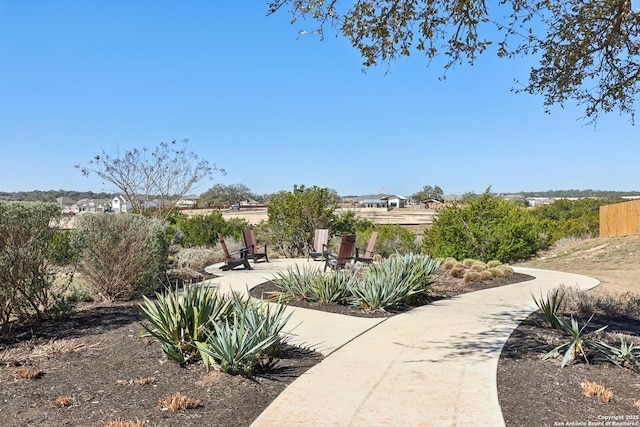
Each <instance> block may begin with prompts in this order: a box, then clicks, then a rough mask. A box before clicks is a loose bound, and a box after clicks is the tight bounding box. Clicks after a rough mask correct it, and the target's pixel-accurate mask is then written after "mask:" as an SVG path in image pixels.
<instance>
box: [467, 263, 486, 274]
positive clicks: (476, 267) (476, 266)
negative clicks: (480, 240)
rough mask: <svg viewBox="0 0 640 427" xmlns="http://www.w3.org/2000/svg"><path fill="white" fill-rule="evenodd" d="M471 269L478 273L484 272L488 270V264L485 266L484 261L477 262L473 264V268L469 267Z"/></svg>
mask: <svg viewBox="0 0 640 427" xmlns="http://www.w3.org/2000/svg"><path fill="white" fill-rule="evenodd" d="M469 269H470V270H471V271H477V272H480V271H484V270H486V269H487V264H485V263H484V262H482V261H476V262H474V263H473V264H471V267H469Z"/></svg>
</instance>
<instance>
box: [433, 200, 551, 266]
mask: <svg viewBox="0 0 640 427" xmlns="http://www.w3.org/2000/svg"><path fill="white" fill-rule="evenodd" d="M539 231H540V227H539V222H538V219H537V218H536V217H535V216H534V215H533V214H532V213H531V212H530V211H528V210H527V209H524V208H522V207H519V206H517V205H516V204H514V203H512V202H509V201H507V200H504V199H501V198H499V197H496V196H493V195H491V194H490V193H489V190H487V191H486V192H485V193H484V194H482V195H480V196H478V197H476V198H474V199H472V200H470V201H469V202H468V203H466V204H465V205H454V206H450V207H445V208H442V209H440V210H439V211H438V216H437V217H436V219H435V220H434V222H433V225H432V226H431V227H430V228H429V229H428V230H427V232H426V233H425V236H424V238H423V239H422V243H421V250H422V252H424V253H430V254H432V255H434V256H437V257H455V258H457V259H465V258H474V259H479V260H482V261H487V260H492V259H497V260H500V261H501V262H508V261H514V260H520V259H526V258H528V257H530V256H531V255H534V254H535V253H536V251H537V250H538V248H539V247H540V244H541V241H540V237H539Z"/></svg>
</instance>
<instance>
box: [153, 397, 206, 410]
mask: <svg viewBox="0 0 640 427" xmlns="http://www.w3.org/2000/svg"><path fill="white" fill-rule="evenodd" d="M158 406H159V407H160V409H162V410H163V411H167V410H171V411H172V412H176V411H184V410H186V409H193V408H197V407H198V406H200V401H199V400H195V399H191V398H188V397H187V396H185V395H184V394H182V393H174V394H172V395H171V396H167V397H165V398H164V399H160V400H159V401H158Z"/></svg>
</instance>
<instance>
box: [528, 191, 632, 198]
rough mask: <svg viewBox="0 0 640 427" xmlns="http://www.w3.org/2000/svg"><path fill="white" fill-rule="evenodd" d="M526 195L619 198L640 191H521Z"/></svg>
mask: <svg viewBox="0 0 640 427" xmlns="http://www.w3.org/2000/svg"><path fill="white" fill-rule="evenodd" d="M516 194H520V195H522V196H524V197H548V198H550V199H551V198H555V199H558V198H563V197H571V198H573V197H579V198H582V197H601V198H608V199H611V198H619V197H622V196H640V191H603V190H590V189H587V190H573V189H572V190H548V191H521V192H519V193H516Z"/></svg>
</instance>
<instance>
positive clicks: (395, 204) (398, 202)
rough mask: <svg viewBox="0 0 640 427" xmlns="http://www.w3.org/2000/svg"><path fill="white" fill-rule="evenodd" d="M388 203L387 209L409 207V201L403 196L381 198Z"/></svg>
mask: <svg viewBox="0 0 640 427" xmlns="http://www.w3.org/2000/svg"><path fill="white" fill-rule="evenodd" d="M381 199H382V200H386V201H387V208H405V207H407V201H408V200H409V199H407V198H406V197H403V196H397V195H396V196H385V197H382V198H381Z"/></svg>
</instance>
